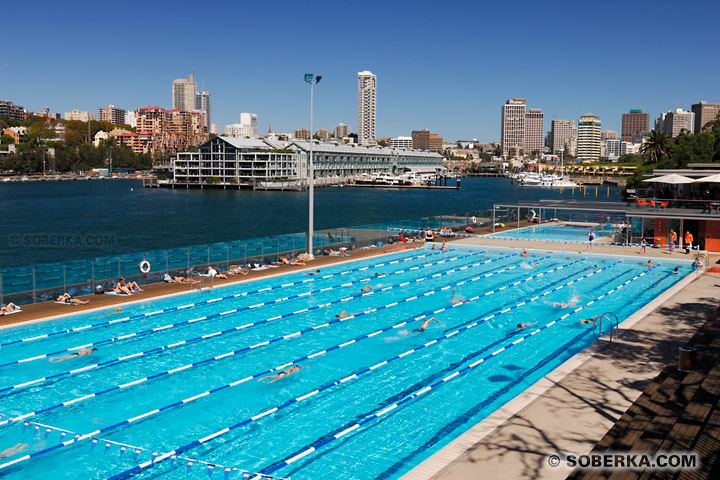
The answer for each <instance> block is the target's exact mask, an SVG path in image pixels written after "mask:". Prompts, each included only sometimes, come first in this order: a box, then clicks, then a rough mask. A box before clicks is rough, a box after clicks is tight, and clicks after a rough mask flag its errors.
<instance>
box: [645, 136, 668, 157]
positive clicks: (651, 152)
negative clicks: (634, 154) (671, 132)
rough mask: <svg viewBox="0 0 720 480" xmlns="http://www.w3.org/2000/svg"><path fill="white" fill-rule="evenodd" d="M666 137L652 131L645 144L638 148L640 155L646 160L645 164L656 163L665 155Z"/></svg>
mask: <svg viewBox="0 0 720 480" xmlns="http://www.w3.org/2000/svg"><path fill="white" fill-rule="evenodd" d="M667 144H668V137H667V135H665V134H664V133H663V132H661V131H660V130H653V131H651V132H650V136H648V137H647V139H646V140H645V143H643V145H642V147H640V153H642V154H643V155H644V156H645V158H646V159H647V160H646V162H645V163H657V162H658V161H659V160H660V159H661V158H662V157H664V156H665V155H666V154H667V146H668V145H667Z"/></svg>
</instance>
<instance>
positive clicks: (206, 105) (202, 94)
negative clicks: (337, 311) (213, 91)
mask: <svg viewBox="0 0 720 480" xmlns="http://www.w3.org/2000/svg"><path fill="white" fill-rule="evenodd" d="M195 110H197V111H198V112H200V113H202V114H203V118H204V119H205V130H206V131H207V132H210V125H211V122H210V92H208V91H206V90H200V91H199V92H197V93H196V94H195Z"/></svg>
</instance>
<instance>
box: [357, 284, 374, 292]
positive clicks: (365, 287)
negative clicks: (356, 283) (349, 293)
mask: <svg viewBox="0 0 720 480" xmlns="http://www.w3.org/2000/svg"><path fill="white" fill-rule="evenodd" d="M372 289H373V287H371V286H370V285H365V286H364V287H363V288H362V289H361V290H360V291H361V292H369V291H370V290H372Z"/></svg>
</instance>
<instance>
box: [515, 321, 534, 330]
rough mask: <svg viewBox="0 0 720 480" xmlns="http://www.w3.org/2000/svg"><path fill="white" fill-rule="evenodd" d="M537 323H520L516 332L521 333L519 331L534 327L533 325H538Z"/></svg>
mask: <svg viewBox="0 0 720 480" xmlns="http://www.w3.org/2000/svg"><path fill="white" fill-rule="evenodd" d="M537 323H538V322H533V323H518V324H517V330H516V331H517V332H519V331H520V330H522V329H523V328H525V327H530V326H532V325H537Z"/></svg>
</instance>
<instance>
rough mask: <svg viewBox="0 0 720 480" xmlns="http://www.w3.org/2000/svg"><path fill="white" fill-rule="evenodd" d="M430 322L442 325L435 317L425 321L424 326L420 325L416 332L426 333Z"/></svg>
mask: <svg viewBox="0 0 720 480" xmlns="http://www.w3.org/2000/svg"><path fill="white" fill-rule="evenodd" d="M430 322H435V323H440V320H438V319H437V318H435V317H432V318H428V319H427V320H425V321H424V322H422V325H420V327H418V328H417V329H416V330H415V331H416V332H418V333H422V332H424V331H425V330H427V328H428V325H430Z"/></svg>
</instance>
